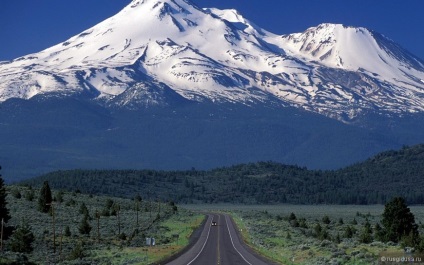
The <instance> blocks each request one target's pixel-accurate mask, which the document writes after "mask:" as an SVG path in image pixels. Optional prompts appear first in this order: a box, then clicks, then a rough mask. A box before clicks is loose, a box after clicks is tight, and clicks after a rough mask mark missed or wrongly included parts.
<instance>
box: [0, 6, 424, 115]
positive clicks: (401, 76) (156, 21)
mask: <svg viewBox="0 0 424 265" xmlns="http://www.w3.org/2000/svg"><path fill="white" fill-rule="evenodd" d="M0 80H1V82H0V102H1V101H5V100H7V99H9V98H24V99H29V98H31V97H33V96H34V95H37V94H45V95H48V94H50V93H55V94H61V95H72V94H79V93H84V92H86V91H89V92H90V93H89V95H91V97H93V99H96V98H99V99H100V98H101V99H103V100H102V102H104V100H106V102H109V103H108V104H109V105H114V106H121V107H129V106H131V108H136V107H137V106H138V105H139V106H140V107H146V106H151V105H152V104H153V105H155V104H157V105H167V104H166V102H164V101H166V100H168V99H169V98H174V99H175V98H178V97H181V98H182V99H185V100H194V101H203V100H210V101H213V102H217V103H218V102H233V103H242V104H246V105H251V104H255V103H261V104H264V103H265V104H267V103H268V102H269V101H270V99H272V98H273V100H272V101H273V102H276V101H277V102H279V104H281V105H287V104H289V105H293V106H297V107H301V108H304V109H307V110H310V111H313V112H318V113H321V114H324V115H326V116H330V117H334V118H337V119H341V120H346V121H348V120H350V119H352V118H354V117H356V116H357V115H358V114H359V113H361V112H363V111H376V112H377V113H385V112H389V113H391V112H397V113H399V112H418V111H419V112H421V111H424V83H423V82H422V80H424V63H423V62H422V61H421V60H419V59H417V58H415V57H414V56H413V55H411V54H409V53H408V52H406V51H405V50H403V49H402V48H401V47H399V46H398V45H397V44H395V43H394V42H393V41H391V40H388V39H387V38H385V37H384V36H382V35H380V34H378V33H375V32H372V31H369V30H367V29H364V28H351V27H350V28H349V27H344V26H342V25H332V24H322V25H319V26H318V27H316V28H310V29H308V30H307V31H305V32H304V33H296V34H291V35H285V36H278V35H275V34H272V33H270V32H268V31H266V30H264V29H261V28H259V27H258V26H256V25H255V24H254V23H251V22H250V21H249V20H247V19H245V18H244V17H243V16H242V15H241V14H239V13H238V12H237V11H236V10H218V9H215V8H207V9H206V8H205V9H201V8H199V7H197V6H195V5H194V4H192V3H191V2H190V1H188V0H162V1H158V0H133V1H132V2H131V3H130V4H129V5H128V6H126V7H125V8H124V9H123V10H122V11H121V12H119V13H118V14H116V15H115V16H113V17H111V18H109V19H106V20H105V21H103V22H101V23H99V24H97V25H95V26H94V27H92V28H90V29H88V30H86V31H84V32H82V33H81V34H78V35H76V36H74V37H72V38H70V39H69V40H67V41H65V42H63V43H59V44H57V45H55V46H53V47H51V48H48V49H46V50H44V51H41V52H39V53H34V54H30V55H28V56H24V57H21V58H17V59H15V60H13V61H11V62H2V63H0ZM149 93H153V94H154V95H156V96H149ZM153 99H154V100H153ZM161 101H162V102H161Z"/></svg>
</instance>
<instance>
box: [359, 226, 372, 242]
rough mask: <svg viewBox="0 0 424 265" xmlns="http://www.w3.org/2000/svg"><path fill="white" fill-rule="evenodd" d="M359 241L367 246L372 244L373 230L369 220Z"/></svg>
mask: <svg viewBox="0 0 424 265" xmlns="http://www.w3.org/2000/svg"><path fill="white" fill-rule="evenodd" d="M359 241H360V242H361V243H365V244H368V243H371V242H372V228H371V224H370V223H369V222H368V220H367V221H366V222H365V224H364V228H363V229H362V233H361V235H360V237H359Z"/></svg>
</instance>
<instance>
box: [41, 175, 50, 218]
mask: <svg viewBox="0 0 424 265" xmlns="http://www.w3.org/2000/svg"><path fill="white" fill-rule="evenodd" d="M51 203H52V191H51V190H50V186H49V183H48V182H47V181H44V184H43V187H42V188H41V190H40V196H39V197H38V210H39V211H40V212H43V213H47V212H49V210H50V207H51V205H50V204H51Z"/></svg>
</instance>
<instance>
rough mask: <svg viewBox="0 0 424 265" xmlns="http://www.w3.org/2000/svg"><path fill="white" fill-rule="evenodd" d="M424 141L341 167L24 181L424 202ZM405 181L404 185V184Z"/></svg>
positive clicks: (59, 174) (171, 195) (222, 198)
mask: <svg viewBox="0 0 424 265" xmlns="http://www.w3.org/2000/svg"><path fill="white" fill-rule="evenodd" d="M423 172H424V145H418V146H413V147H405V148H403V149H401V150H399V151H388V152H384V153H381V154H378V155H376V156H375V157H373V158H370V159H368V160H366V161H364V162H363V163H358V164H356V165H353V166H350V167H346V168H343V169H340V170H332V171H330V170H329V171H322V170H308V169H306V168H303V167H299V166H288V165H283V164H279V163H274V162H258V163H249V164H241V165H236V166H232V167H223V168H218V169H213V170H208V171H201V170H195V169H192V170H187V171H155V170H71V171H56V172H52V173H49V174H46V175H43V176H40V177H38V178H35V179H31V180H27V181H25V182H24V183H26V184H30V185H38V186H41V184H42V183H44V181H48V182H49V183H50V184H51V185H52V187H54V188H56V189H67V190H80V191H82V192H85V193H91V194H101V195H112V196H118V197H120V196H125V197H134V196H135V195H137V194H144V195H143V196H146V197H147V198H149V197H151V199H155V198H162V199H166V200H173V201H176V202H179V203H191V202H204V203H220V202H228V203H295V204H385V203H386V202H388V200H390V199H391V198H393V197H396V196H401V197H403V198H405V200H406V201H407V202H408V203H409V204H422V203H424V193H422V190H424V176H423V174H424V173H423ZM399 183H402V185H399Z"/></svg>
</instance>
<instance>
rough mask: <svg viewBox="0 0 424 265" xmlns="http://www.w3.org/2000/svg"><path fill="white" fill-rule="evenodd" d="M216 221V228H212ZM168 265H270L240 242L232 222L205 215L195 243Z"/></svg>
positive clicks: (223, 215)
mask: <svg viewBox="0 0 424 265" xmlns="http://www.w3.org/2000/svg"><path fill="white" fill-rule="evenodd" d="M212 222H216V224H217V225H216V226H212ZM167 264H168V265H270V264H274V263H270V262H267V261H266V260H265V259H264V258H261V257H259V256H258V255H257V254H254V253H253V252H252V251H251V250H250V249H249V248H248V247H246V246H245V245H244V243H242V240H241V239H240V238H239V236H238V233H237V231H236V227H235V225H234V223H233V221H232V219H231V218H230V217H229V216H228V215H226V214H209V215H208V219H207V221H206V223H205V226H204V228H203V231H202V234H201V236H200V238H199V240H198V241H197V242H196V243H195V244H194V245H193V247H192V248H190V249H189V250H188V251H186V252H185V253H184V254H182V255H181V256H180V257H179V258H177V259H175V260H173V261H171V262H169V263H167Z"/></svg>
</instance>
